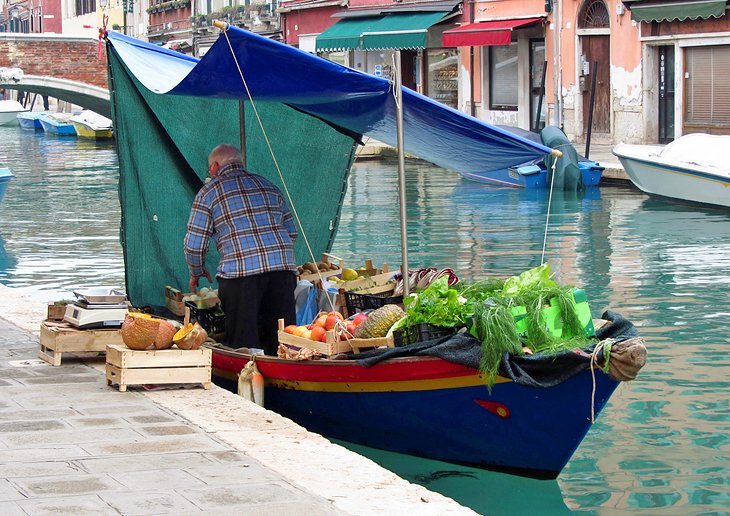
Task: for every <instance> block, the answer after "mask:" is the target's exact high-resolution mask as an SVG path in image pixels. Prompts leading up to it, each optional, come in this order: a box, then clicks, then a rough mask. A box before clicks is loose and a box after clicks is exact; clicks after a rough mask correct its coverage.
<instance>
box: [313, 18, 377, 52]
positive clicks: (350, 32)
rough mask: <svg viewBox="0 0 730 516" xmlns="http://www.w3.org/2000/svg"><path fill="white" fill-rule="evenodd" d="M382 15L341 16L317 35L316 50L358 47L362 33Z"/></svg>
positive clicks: (334, 50) (333, 50)
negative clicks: (341, 17)
mask: <svg viewBox="0 0 730 516" xmlns="http://www.w3.org/2000/svg"><path fill="white" fill-rule="evenodd" d="M382 18H383V16H363V17H357V18H343V19H341V20H339V21H338V22H337V23H335V24H334V25H332V26H331V27H330V28H329V29H327V30H326V31H324V32H323V33H322V34H320V35H319V36H317V52H336V51H339V50H350V49H353V48H360V45H361V41H360V38H361V37H362V33H363V32H365V31H368V30H370V27H371V26H372V25H373V24H374V23H375V22H377V21H378V20H380V19H382Z"/></svg>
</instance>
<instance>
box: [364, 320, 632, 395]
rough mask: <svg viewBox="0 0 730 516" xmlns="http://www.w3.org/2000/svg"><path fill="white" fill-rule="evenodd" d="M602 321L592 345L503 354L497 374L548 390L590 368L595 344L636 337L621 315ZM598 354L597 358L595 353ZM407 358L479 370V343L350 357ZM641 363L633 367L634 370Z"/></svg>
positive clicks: (432, 344)
mask: <svg viewBox="0 0 730 516" xmlns="http://www.w3.org/2000/svg"><path fill="white" fill-rule="evenodd" d="M602 318H603V319H605V320H607V321H610V324H606V325H605V326H603V327H601V328H599V329H598V330H597V331H596V339H598V340H597V341H596V342H595V343H594V344H592V345H590V346H588V347H586V348H584V349H582V350H575V351H562V352H559V353H556V354H549V353H537V354H534V355H524V356H517V355H510V354H509V353H505V354H504V355H503V356H502V361H501V363H500V367H499V374H500V376H503V377H505V378H510V379H511V380H512V381H514V382H516V383H518V384H521V385H526V386H529V387H552V386H554V385H557V384H559V383H561V382H564V381H566V380H568V379H570V378H572V377H573V376H575V375H576V374H578V373H580V372H581V371H583V370H585V369H588V368H589V367H590V366H591V353H593V350H594V348H595V347H596V346H597V345H598V342H600V341H603V340H605V339H613V343H614V344H618V343H620V342H622V341H626V340H628V339H632V338H637V337H639V332H638V331H637V330H636V328H635V327H634V325H633V324H632V323H631V322H630V321H629V320H628V319H625V318H624V317H622V316H621V315H619V314H617V313H616V312H613V311H611V310H607V311H606V312H604V314H603V317H602ZM599 355H601V354H600V353H599ZM407 356H434V357H437V358H441V359H442V360H446V361H448V362H453V363H456V364H460V365H463V366H466V367H471V368H472V369H477V370H478V369H479V364H480V361H481V356H482V343H481V342H479V340H477V339H475V338H473V337H471V336H470V335H467V334H462V333H457V334H455V335H450V336H448V337H443V338H440V339H436V340H429V341H425V342H419V343H416V344H410V345H408V346H402V347H399V348H384V349H381V348H379V349H374V350H372V351H365V352H363V353H360V354H359V355H354V357H353V358H354V359H356V360H357V361H358V363H359V364H361V365H363V366H366V367H370V366H373V365H375V364H377V363H379V362H382V361H383V360H387V359H389V358H396V357H407ZM598 365H599V366H602V365H603V358H602V355H601V356H599V357H598ZM643 365H644V364H643V362H641V363H638V364H636V367H637V371H638V369H641V367H642V366H643Z"/></svg>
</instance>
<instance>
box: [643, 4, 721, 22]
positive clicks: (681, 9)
mask: <svg viewBox="0 0 730 516" xmlns="http://www.w3.org/2000/svg"><path fill="white" fill-rule="evenodd" d="M629 9H630V10H631V19H632V20H634V21H637V22H652V21H656V22H661V21H673V20H686V19H687V18H689V19H690V20H696V19H697V18H702V19H703V20H706V19H707V18H710V17H714V18H720V17H721V16H724V14H725V0H699V1H688V2H672V3H669V2H665V3H659V4H657V3H654V4H646V5H644V4H643V2H642V3H638V2H637V3H634V4H631V5H630V6H629Z"/></svg>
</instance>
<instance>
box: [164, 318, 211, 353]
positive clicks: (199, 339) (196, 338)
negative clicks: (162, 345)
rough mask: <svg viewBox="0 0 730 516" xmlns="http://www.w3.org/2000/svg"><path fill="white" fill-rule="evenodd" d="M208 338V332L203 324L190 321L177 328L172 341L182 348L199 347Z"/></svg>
mask: <svg viewBox="0 0 730 516" xmlns="http://www.w3.org/2000/svg"><path fill="white" fill-rule="evenodd" d="M207 338H208V332H206V331H205V330H204V329H203V327H202V326H200V325H199V324H198V323H195V324H193V323H188V324H187V325H186V326H183V327H182V328H180V329H179V330H177V333H175V336H174V337H173V338H172V341H173V342H174V343H175V345H176V346H177V347H178V348H180V349H198V348H199V347H200V346H202V345H203V342H205V339H207Z"/></svg>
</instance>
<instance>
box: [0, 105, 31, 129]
mask: <svg viewBox="0 0 730 516" xmlns="http://www.w3.org/2000/svg"><path fill="white" fill-rule="evenodd" d="M24 111H28V109H27V108H24V107H23V104H21V103H20V102H18V101H16V100H0V125H18V118H17V117H18V113H22V112H24Z"/></svg>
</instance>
